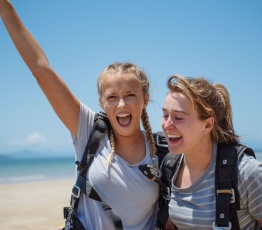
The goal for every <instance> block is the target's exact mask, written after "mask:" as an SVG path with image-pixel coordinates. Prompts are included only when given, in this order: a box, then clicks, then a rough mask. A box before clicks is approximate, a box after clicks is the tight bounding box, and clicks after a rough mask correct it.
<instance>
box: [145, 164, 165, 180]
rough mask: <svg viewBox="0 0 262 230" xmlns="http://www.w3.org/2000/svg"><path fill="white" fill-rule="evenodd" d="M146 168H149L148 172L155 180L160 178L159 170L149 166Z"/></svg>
mask: <svg viewBox="0 0 262 230" xmlns="http://www.w3.org/2000/svg"><path fill="white" fill-rule="evenodd" d="M148 167H149V168H150V172H151V174H152V175H154V176H155V177H157V178H161V176H162V172H161V170H160V169H159V168H153V167H152V166H151V165H148Z"/></svg>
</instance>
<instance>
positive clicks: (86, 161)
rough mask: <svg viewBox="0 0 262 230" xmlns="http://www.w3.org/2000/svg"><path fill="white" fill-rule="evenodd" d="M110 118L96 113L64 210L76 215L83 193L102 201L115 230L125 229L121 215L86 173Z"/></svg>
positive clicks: (70, 214)
mask: <svg viewBox="0 0 262 230" xmlns="http://www.w3.org/2000/svg"><path fill="white" fill-rule="evenodd" d="M108 126H109V122H108V118H107V117H106V115H105V114H103V113H97V114H96V115H95V120H94V126H93V129H92V131H91V134H90V138H89V140H88V143H87V145H86V148H85V152H84V154H83V156H82V159H81V161H76V164H77V166H78V167H77V169H78V171H79V175H78V177H77V181H76V184H75V186H74V187H73V189H72V195H71V202H70V208H66V209H65V211H64V216H65V218H67V217H68V216H69V217H70V216H76V210H77V206H78V203H79V197H80V194H81V193H83V194H85V195H86V196H88V197H89V198H91V199H94V200H96V201H99V202H101V204H102V207H103V209H104V210H105V211H107V212H108V214H109V216H110V218H111V220H112V222H113V224H114V228H115V230H123V226H122V221H121V219H120V217H119V216H117V215H116V214H115V213H114V212H113V211H112V208H111V207H110V206H109V205H107V204H106V203H104V202H103V201H102V199H101V197H100V196H99V194H98V193H97V192H96V190H95V188H94V186H93V185H92V184H91V183H90V182H89V181H87V180H86V173H87V170H88V168H89V166H90V165H91V163H92V162H93V159H94V156H95V154H96V152H97V150H98V147H99V145H100V144H101V142H102V140H103V138H104V136H105V134H106V133H107V131H108Z"/></svg>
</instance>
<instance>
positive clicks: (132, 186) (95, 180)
mask: <svg viewBox="0 0 262 230" xmlns="http://www.w3.org/2000/svg"><path fill="white" fill-rule="evenodd" d="M94 116H95V113H94V112H93V111H92V110H90V109H89V108H88V107H87V106H86V105H84V104H83V103H81V106H80V116H79V124H78V133H77V137H76V138H73V141H74V147H75V152H76V160H79V161H80V160H81V158H82V155H83V153H84V150H85V146H86V144H87V141H88V138H89V136H90V132H91V130H92V127H93V121H94ZM144 137H145V133H144ZM145 140H146V137H145ZM110 153H111V147H110V143H109V139H108V135H106V136H105V137H104V139H103V140H102V143H101V144H100V146H99V148H98V151H97V153H96V155H95V157H94V161H93V163H92V164H91V166H90V168H89V170H88V173H87V179H88V181H89V182H91V184H93V186H94V187H95V189H96V191H97V192H98V194H99V195H100V196H101V198H102V199H103V201H104V202H105V203H107V204H108V205H109V206H110V207H111V208H112V210H113V211H114V213H116V214H117V215H118V216H119V217H120V218H121V220H122V223H123V228H124V229H125V230H152V229H154V226H155V222H156V206H157V200H158V195H159V187H158V185H157V183H155V182H153V181H150V180H149V179H148V178H147V177H145V176H144V175H143V174H142V172H141V171H140V170H139V168H138V166H139V165H141V164H150V165H152V160H151V157H150V151H149V143H148V141H146V156H145V158H144V159H143V160H142V161H141V162H139V163H138V164H135V165H130V164H129V163H128V162H126V161H125V160H123V159H122V158H121V157H120V156H118V155H117V154H115V155H114V158H113V159H112V162H111V165H110V167H109V169H107V168H106V160H107V158H108V156H109V154H110ZM77 212H78V217H79V218H80V220H81V222H82V223H83V225H84V226H85V227H86V229H87V230H100V229H101V230H111V229H114V227H113V224H112V221H111V219H110V217H109V215H108V213H107V212H106V211H105V210H104V209H103V208H102V207H101V203H100V202H98V201H95V200H92V199H90V198H87V197H86V196H84V195H81V197H80V202H79V205H78V211H77Z"/></svg>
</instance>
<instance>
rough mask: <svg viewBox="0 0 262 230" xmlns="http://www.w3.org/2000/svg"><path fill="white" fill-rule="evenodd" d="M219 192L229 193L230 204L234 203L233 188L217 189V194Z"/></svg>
mask: <svg viewBox="0 0 262 230" xmlns="http://www.w3.org/2000/svg"><path fill="white" fill-rule="evenodd" d="M221 193H229V194H231V199H230V204H233V203H235V201H236V198H235V190H234V189H233V188H231V189H218V190H217V195H218V194H221Z"/></svg>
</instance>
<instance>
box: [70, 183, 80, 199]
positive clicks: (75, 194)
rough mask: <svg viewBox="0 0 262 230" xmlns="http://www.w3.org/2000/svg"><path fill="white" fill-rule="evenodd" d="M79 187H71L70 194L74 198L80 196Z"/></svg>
mask: <svg viewBox="0 0 262 230" xmlns="http://www.w3.org/2000/svg"><path fill="white" fill-rule="evenodd" d="M80 192H81V190H80V188H79V187H78V186H76V185H75V186H74V187H73V189H72V195H73V196H74V197H75V198H79V197H80Z"/></svg>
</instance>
